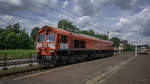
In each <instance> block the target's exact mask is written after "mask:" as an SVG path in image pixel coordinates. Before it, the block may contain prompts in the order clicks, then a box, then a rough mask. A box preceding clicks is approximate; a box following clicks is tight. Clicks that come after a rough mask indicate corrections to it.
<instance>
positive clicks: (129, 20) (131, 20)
mask: <svg viewBox="0 0 150 84" xmlns="http://www.w3.org/2000/svg"><path fill="white" fill-rule="evenodd" d="M114 27H115V28H116V30H117V32H119V33H120V34H119V35H120V37H121V38H123V39H132V40H133V39H134V40H139V39H145V40H146V38H148V37H150V33H149V32H150V7H149V6H147V7H145V8H144V9H143V10H141V11H140V12H139V13H135V14H134V15H129V16H127V17H126V18H125V17H122V18H120V20H119V22H117V23H116V24H115V25H114ZM147 42H148V41H147ZM149 42H150V39H149Z"/></svg>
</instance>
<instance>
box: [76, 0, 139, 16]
mask: <svg viewBox="0 0 150 84" xmlns="http://www.w3.org/2000/svg"><path fill="white" fill-rule="evenodd" d="M137 2H138V0H75V2H74V12H75V13H77V14H78V15H81V16H99V15H101V13H102V11H103V9H104V8H105V7H106V6H108V4H114V5H116V6H118V7H119V8H121V9H125V10H129V9H132V8H134V7H135V6H136V4H137Z"/></svg>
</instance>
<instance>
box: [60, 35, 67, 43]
mask: <svg viewBox="0 0 150 84" xmlns="http://www.w3.org/2000/svg"><path fill="white" fill-rule="evenodd" d="M61 43H67V36H65V35H61Z"/></svg>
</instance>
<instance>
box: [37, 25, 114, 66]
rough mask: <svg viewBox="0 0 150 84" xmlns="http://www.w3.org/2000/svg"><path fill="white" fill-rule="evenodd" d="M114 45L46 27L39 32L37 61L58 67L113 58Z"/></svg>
mask: <svg viewBox="0 0 150 84" xmlns="http://www.w3.org/2000/svg"><path fill="white" fill-rule="evenodd" d="M40 35H41V36H40ZM39 39H40V40H42V41H40V40H39ZM112 44H113V43H112V42H110V41H105V40H101V39H98V38H94V37H90V36H85V35H80V34H75V33H71V32H68V31H66V30H63V29H60V28H54V27H50V26H44V27H42V28H41V29H40V30H39V31H38V32H37V40H36V51H37V60H38V63H39V64H44V65H56V64H65V63H66V62H67V61H69V62H70V63H72V62H76V61H83V60H87V59H93V58H99V57H104V56H105V55H106V56H111V55H113V45H112Z"/></svg>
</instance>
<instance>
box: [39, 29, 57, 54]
mask: <svg viewBox="0 0 150 84" xmlns="http://www.w3.org/2000/svg"><path fill="white" fill-rule="evenodd" d="M55 49H56V33H54V32H52V31H43V32H40V33H38V34H37V41H36V51H37V53H38V54H40V55H45V56H46V55H53V54H55Z"/></svg>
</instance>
